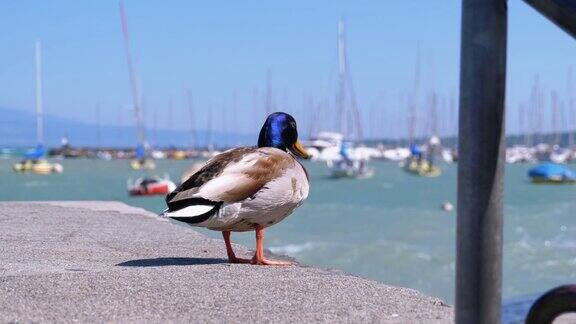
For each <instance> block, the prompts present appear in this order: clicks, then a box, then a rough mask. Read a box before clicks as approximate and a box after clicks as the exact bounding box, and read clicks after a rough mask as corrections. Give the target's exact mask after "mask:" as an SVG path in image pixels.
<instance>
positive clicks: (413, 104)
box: [408, 43, 420, 145]
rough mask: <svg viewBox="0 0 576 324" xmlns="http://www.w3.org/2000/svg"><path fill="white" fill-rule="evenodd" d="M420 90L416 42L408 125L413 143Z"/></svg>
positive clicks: (418, 53)
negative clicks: (412, 91) (412, 90)
mask: <svg viewBox="0 0 576 324" xmlns="http://www.w3.org/2000/svg"><path fill="white" fill-rule="evenodd" d="M419 90H420V43H418V47H417V50H416V65H415V67H414V94H413V96H414V97H413V98H412V100H411V101H410V102H411V104H410V125H408V127H409V134H408V137H409V138H408V140H409V144H410V145H412V144H414V139H415V137H416V119H417V118H416V112H417V109H418V108H417V107H418V95H419Z"/></svg>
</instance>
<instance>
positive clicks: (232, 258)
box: [222, 231, 251, 263]
mask: <svg viewBox="0 0 576 324" xmlns="http://www.w3.org/2000/svg"><path fill="white" fill-rule="evenodd" d="M222 236H223V237H224V243H226V254H228V262H230V263H250V261H251V260H249V259H241V258H237V257H236V254H234V250H232V243H230V231H223V232H222Z"/></svg>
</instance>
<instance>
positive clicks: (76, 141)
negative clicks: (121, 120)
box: [0, 107, 258, 147]
mask: <svg viewBox="0 0 576 324" xmlns="http://www.w3.org/2000/svg"><path fill="white" fill-rule="evenodd" d="M146 134H147V140H148V142H149V143H150V144H151V145H155V146H161V147H168V146H189V144H190V132H189V131H182V130H166V129H158V130H157V131H156V132H155V134H154V132H153V131H152V130H151V129H147V130H146ZM257 134H258V130H254V133H253V134H236V133H232V132H231V133H224V132H212V133H210V132H208V131H207V130H205V129H200V130H195V132H194V137H195V139H196V140H195V142H196V145H197V146H201V147H205V146H206V145H208V144H209V143H208V141H209V140H210V142H211V143H212V144H214V145H215V146H216V147H219V146H220V147H222V146H231V145H253V144H255V143H256V137H257ZM154 135H155V136H154ZM64 136H66V137H67V138H68V139H69V141H70V144H71V145H73V146H96V145H97V144H98V126H97V125H95V124H89V123H85V122H80V121H76V120H72V119H68V118H62V117H58V116H53V115H49V114H47V115H44V139H45V140H44V142H45V145H47V146H49V147H54V146H59V145H60V143H61V139H62V138H63V137H64ZM100 144H101V145H102V146H107V147H130V146H135V145H136V127H135V126H111V125H102V126H101V127H100ZM34 145H36V117H35V114H34V113H32V112H29V111H23V110H16V109H9V108H1V107H0V147H28V146H34Z"/></svg>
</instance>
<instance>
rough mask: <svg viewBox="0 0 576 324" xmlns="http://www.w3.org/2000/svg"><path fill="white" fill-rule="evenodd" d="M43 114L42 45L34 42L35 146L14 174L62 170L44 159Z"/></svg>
mask: <svg viewBox="0 0 576 324" xmlns="http://www.w3.org/2000/svg"><path fill="white" fill-rule="evenodd" d="M43 117H44V112H43V107H42V43H41V42H40V41H39V40H38V41H36V139H37V143H38V144H37V146H36V148H34V149H31V150H29V151H28V152H26V153H25V154H24V159H23V160H22V161H21V162H18V163H15V164H14V165H13V169H14V171H15V172H33V173H36V174H50V173H61V172H62V171H63V170H64V168H63V167H62V165H61V164H59V163H50V162H48V161H47V160H46V159H45V156H46V150H45V148H44V144H43V142H44V118H43Z"/></svg>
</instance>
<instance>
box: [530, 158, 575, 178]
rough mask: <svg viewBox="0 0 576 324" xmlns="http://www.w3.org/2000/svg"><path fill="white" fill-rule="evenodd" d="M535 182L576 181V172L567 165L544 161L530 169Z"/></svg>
mask: <svg viewBox="0 0 576 324" xmlns="http://www.w3.org/2000/svg"><path fill="white" fill-rule="evenodd" d="M528 176H529V177H530V178H531V179H532V182H534V183H576V172H574V171H572V170H571V169H570V168H568V167H567V166H565V165H561V164H556V163H543V164H540V165H538V166H536V167H534V168H532V169H530V171H528Z"/></svg>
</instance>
